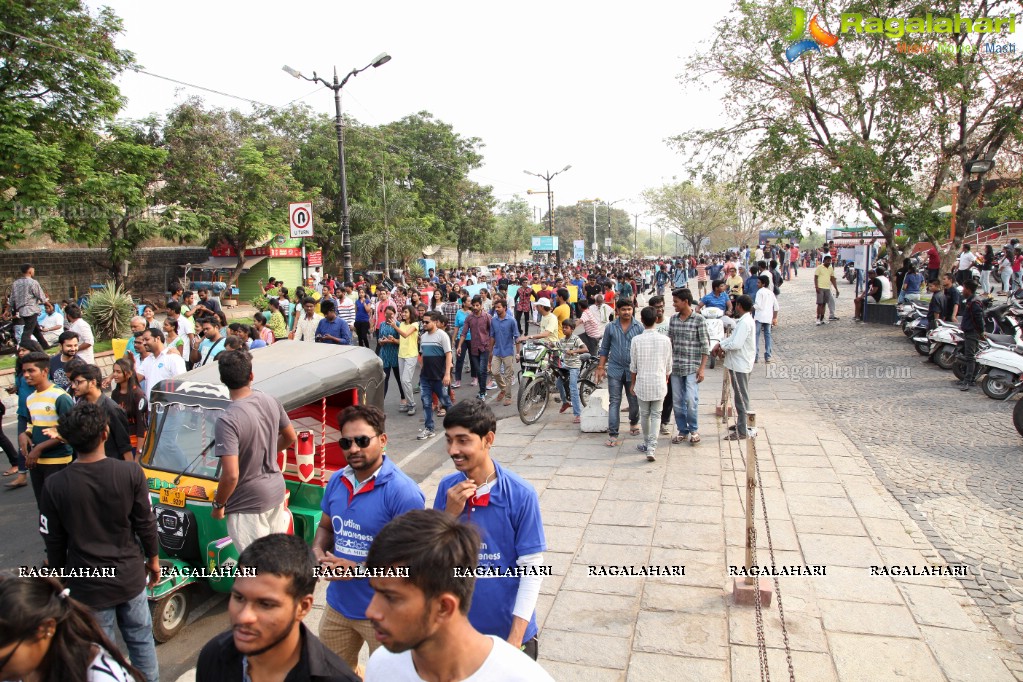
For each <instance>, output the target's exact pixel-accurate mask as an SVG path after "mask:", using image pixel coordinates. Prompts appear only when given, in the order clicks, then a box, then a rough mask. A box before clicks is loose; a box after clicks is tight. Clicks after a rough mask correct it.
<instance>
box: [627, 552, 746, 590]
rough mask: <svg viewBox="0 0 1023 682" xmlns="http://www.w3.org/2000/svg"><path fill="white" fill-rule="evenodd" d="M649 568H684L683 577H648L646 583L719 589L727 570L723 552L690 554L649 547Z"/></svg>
mask: <svg viewBox="0 0 1023 682" xmlns="http://www.w3.org/2000/svg"><path fill="white" fill-rule="evenodd" d="M648 563H649V564H650V565H651V566H685V575H683V576H650V577H648V578H647V582H663V583H670V584H673V585H695V586H698V587H711V588H714V589H720V588H721V586H722V585H724V584H725V582H726V581H727V578H726V577H725V576H726V575H727V573H728V568H727V566H726V565H725V555H724V552H691V551H689V550H686V549H678V548H671V547H651V548H650V559H649V562H648Z"/></svg>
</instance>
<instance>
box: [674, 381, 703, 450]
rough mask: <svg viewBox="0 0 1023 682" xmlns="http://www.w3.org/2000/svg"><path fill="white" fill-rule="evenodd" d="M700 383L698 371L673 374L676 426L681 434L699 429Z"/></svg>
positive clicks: (685, 434)
mask: <svg viewBox="0 0 1023 682" xmlns="http://www.w3.org/2000/svg"><path fill="white" fill-rule="evenodd" d="M699 387H700V385H699V384H698V383H696V372H693V373H692V374H672V375H671V399H672V408H673V409H674V411H675V426H677V427H678V432H679V434H681V435H683V436H688V435H689V434H691V433H696V432H697V430H698V429H699V418H698V415H697V412H698V411H699V409H700V388H699Z"/></svg>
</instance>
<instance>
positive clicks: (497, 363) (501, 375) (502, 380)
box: [493, 355, 515, 393]
mask: <svg viewBox="0 0 1023 682" xmlns="http://www.w3.org/2000/svg"><path fill="white" fill-rule="evenodd" d="M493 375H494V381H496V382H497V388H498V389H500V390H502V391H505V392H506V393H507V392H510V391H511V385H512V379H514V378H515V356H513V355H509V356H507V357H503V358H501V357H497V356H495V357H494V370H493Z"/></svg>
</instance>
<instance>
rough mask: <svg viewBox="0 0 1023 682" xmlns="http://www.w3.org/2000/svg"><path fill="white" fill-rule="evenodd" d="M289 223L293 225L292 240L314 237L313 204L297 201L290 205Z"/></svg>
mask: <svg viewBox="0 0 1023 682" xmlns="http://www.w3.org/2000/svg"><path fill="white" fill-rule="evenodd" d="M288 222H289V223H290V224H291V238H292V239H296V238H298V237H312V236H313V204H312V202H310V201H296V202H292V203H290V204H288Z"/></svg>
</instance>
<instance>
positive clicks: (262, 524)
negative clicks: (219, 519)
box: [226, 502, 291, 554]
mask: <svg viewBox="0 0 1023 682" xmlns="http://www.w3.org/2000/svg"><path fill="white" fill-rule="evenodd" d="M284 504H285V503H284V502H281V503H280V504H279V505H278V506H276V507H274V508H273V509H271V510H270V511H268V512H263V513H262V514H228V515H227V518H226V521H227V534H228V535H230V536H231V541H232V542H234V546H235V548H236V549H237V550H238V553H239V554H241V553H242V551H243V550H244V549H245V548H246V547H248V546H249V545H251V544H252V543H253V542H255V541H256V540H258V539H259V538H261V537H263V536H266V535H272V534H273V533H285V532H287V530H288V524H289V523H291V512H289V511H288V509H287V507H285V506H284Z"/></svg>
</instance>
